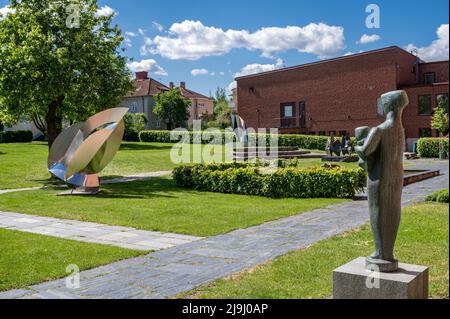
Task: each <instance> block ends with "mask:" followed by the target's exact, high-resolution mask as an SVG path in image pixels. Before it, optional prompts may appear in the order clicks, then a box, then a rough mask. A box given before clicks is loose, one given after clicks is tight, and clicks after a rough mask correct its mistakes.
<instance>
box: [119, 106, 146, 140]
mask: <svg viewBox="0 0 450 319" xmlns="http://www.w3.org/2000/svg"><path fill="white" fill-rule="evenodd" d="M123 121H124V123H125V133H124V136H123V138H124V140H125V141H134V142H137V141H139V132H140V131H143V130H144V129H145V125H146V124H147V122H148V120H147V117H146V116H145V114H144V113H127V114H125V116H124V118H123Z"/></svg>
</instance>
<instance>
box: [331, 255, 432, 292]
mask: <svg viewBox="0 0 450 319" xmlns="http://www.w3.org/2000/svg"><path fill="white" fill-rule="evenodd" d="M333 298H334V299H427V298H428V267H424V266H417V265H408V264H402V263H399V269H398V271H396V272H392V273H380V272H373V271H370V270H367V269H366V258H364V257H360V258H357V259H355V260H353V261H351V262H349V263H348V264H345V265H343V266H341V267H339V268H337V269H335V270H334V271H333Z"/></svg>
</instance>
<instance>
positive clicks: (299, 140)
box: [139, 122, 354, 151]
mask: <svg viewBox="0 0 450 319" xmlns="http://www.w3.org/2000/svg"><path fill="white" fill-rule="evenodd" d="M208 125H210V127H216V126H220V125H219V123H218V122H209V123H208ZM189 134H190V141H191V143H192V136H193V134H194V132H189ZM216 134H220V139H221V140H222V143H224V142H225V134H231V135H234V133H231V132H229V133H226V132H221V133H216ZM258 137H259V135H258V134H249V142H250V143H251V144H254V145H257V144H258ZM264 137H265V140H266V145H270V142H271V140H272V139H277V138H278V145H279V146H294V147H298V148H302V149H307V150H321V151H325V148H326V145H327V140H328V137H327V136H317V135H299V134H279V135H271V134H264ZM139 139H140V141H141V142H161V143H171V142H178V141H179V139H178V140H175V141H171V140H170V131H143V132H141V134H140V135H139ZM202 143H203V144H207V143H208V141H202ZM352 143H354V138H352Z"/></svg>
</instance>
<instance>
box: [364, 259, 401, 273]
mask: <svg viewBox="0 0 450 319" xmlns="http://www.w3.org/2000/svg"><path fill="white" fill-rule="evenodd" d="M366 269H368V270H371V271H379V272H394V271H397V270H398V260H394V261H389V260H383V259H374V258H372V257H367V258H366Z"/></svg>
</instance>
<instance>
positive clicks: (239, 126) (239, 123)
mask: <svg viewBox="0 0 450 319" xmlns="http://www.w3.org/2000/svg"><path fill="white" fill-rule="evenodd" d="M231 127H232V128H233V130H234V131H235V132H236V135H237V139H238V141H239V143H242V144H243V145H248V131H247V125H246V124H245V121H244V119H243V118H242V117H240V116H239V115H237V114H231Z"/></svg>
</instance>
